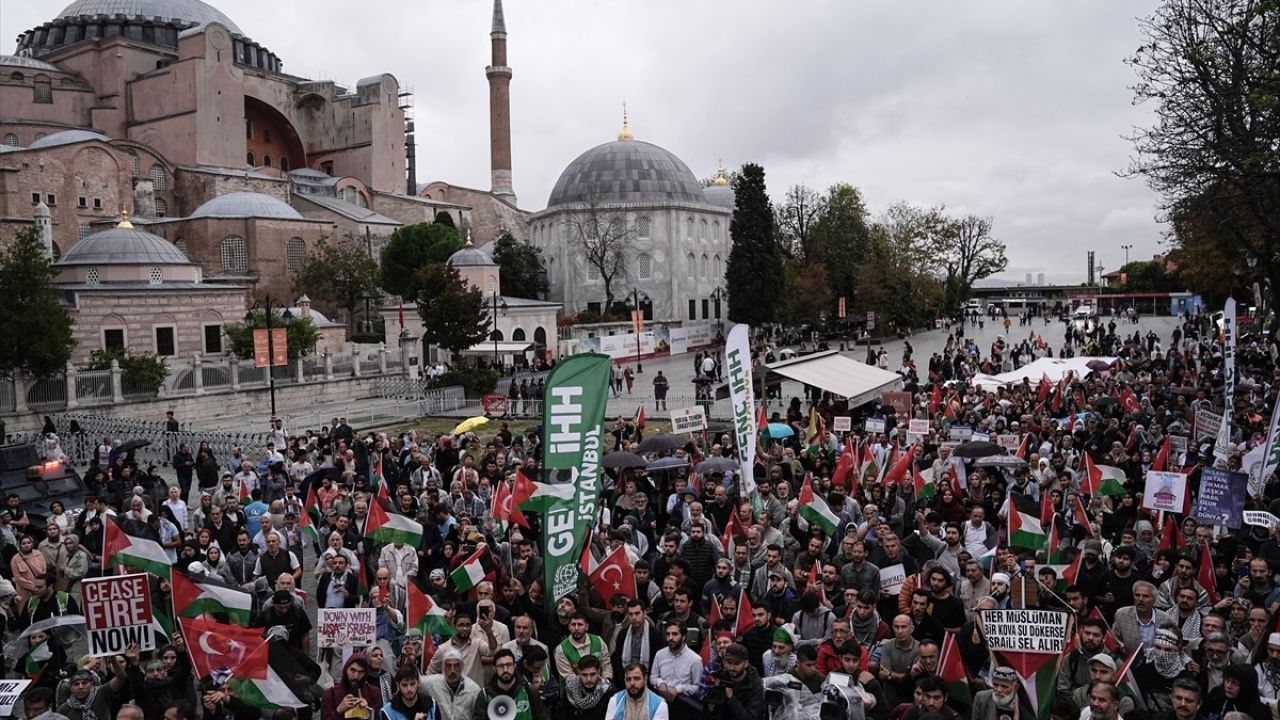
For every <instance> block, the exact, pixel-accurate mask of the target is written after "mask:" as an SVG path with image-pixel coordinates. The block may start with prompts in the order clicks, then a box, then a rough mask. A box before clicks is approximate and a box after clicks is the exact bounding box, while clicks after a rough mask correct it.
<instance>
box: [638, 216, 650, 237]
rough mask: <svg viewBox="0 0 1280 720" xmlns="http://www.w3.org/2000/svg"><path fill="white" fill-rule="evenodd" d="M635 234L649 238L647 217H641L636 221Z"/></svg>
mask: <svg viewBox="0 0 1280 720" xmlns="http://www.w3.org/2000/svg"><path fill="white" fill-rule="evenodd" d="M636 234H637V235H639V236H640V237H642V238H647V237H649V216H647V215H642V216H640V218H639V219H637V220H636Z"/></svg>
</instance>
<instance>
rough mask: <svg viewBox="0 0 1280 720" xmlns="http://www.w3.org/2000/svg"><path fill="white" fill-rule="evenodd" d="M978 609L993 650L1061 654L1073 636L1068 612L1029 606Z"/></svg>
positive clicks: (983, 629) (985, 634)
mask: <svg viewBox="0 0 1280 720" xmlns="http://www.w3.org/2000/svg"><path fill="white" fill-rule="evenodd" d="M978 613H979V615H981V616H982V632H983V635H984V636H985V637H986V638H987V646H988V647H990V648H991V650H992V651H994V652H1006V653H1009V652H1012V653H1037V654H1040V653H1043V654H1048V655H1059V654H1061V653H1062V652H1063V651H1064V650H1065V649H1066V647H1067V642H1068V640H1069V639H1070V638H1069V636H1068V630H1069V629H1070V628H1069V620H1070V617H1069V616H1068V614H1067V613H1065V612H1059V611H1056V610H1030V609H1026V610H980V611H978ZM1014 669H1015V670H1016V669H1017V668H1014Z"/></svg>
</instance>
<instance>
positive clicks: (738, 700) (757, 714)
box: [709, 666, 765, 720]
mask: <svg viewBox="0 0 1280 720" xmlns="http://www.w3.org/2000/svg"><path fill="white" fill-rule="evenodd" d="M709 710H711V713H712V714H711V715H710V717H715V718H719V720H761V718H763V717H765V707H764V683H763V682H761V680H760V674H759V673H757V672H756V669H755V668H753V667H750V666H748V667H747V675H746V677H744V678H743V679H742V680H740V681H738V682H737V683H735V684H734V685H733V697H731V698H727V699H726V700H725V702H724V704H723V705H713V706H711V707H710V708H709Z"/></svg>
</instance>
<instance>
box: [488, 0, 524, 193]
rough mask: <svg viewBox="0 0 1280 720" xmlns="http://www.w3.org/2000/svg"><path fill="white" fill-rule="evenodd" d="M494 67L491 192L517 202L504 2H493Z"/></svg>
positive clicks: (490, 70) (491, 77) (491, 67)
mask: <svg viewBox="0 0 1280 720" xmlns="http://www.w3.org/2000/svg"><path fill="white" fill-rule="evenodd" d="M489 41H490V44H491V45H492V46H493V57H492V64H490V65H489V66H488V67H486V68H485V69H484V74H485V76H486V77H488V78H489V167H490V175H491V181H490V182H491V185H492V187H491V188H490V191H491V192H493V194H495V195H503V196H505V197H507V198H509V199H510V200H511V202H513V203H514V202H515V200H516V193H515V190H514V189H512V186H511V68H509V67H507V23H506V20H505V19H504V18H503V15H502V0H493V28H492V29H491V30H490V31H489Z"/></svg>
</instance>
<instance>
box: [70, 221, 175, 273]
mask: <svg viewBox="0 0 1280 720" xmlns="http://www.w3.org/2000/svg"><path fill="white" fill-rule="evenodd" d="M54 264H55V265H57V266H58V267H66V266H69V265H190V264H191V261H190V260H189V259H187V256H186V255H184V254H182V251H181V250H179V249H178V248H177V247H175V246H174V244H173V243H171V242H169V241H168V240H165V239H164V238H162V237H160V236H159V235H152V234H151V233H149V232H146V231H145V230H139V229H138V228H135V227H133V226H132V225H129V224H128V223H121V224H120V225H118V226H116V227H113V228H111V229H110V230H103V231H102V232H98V233H94V234H92V235H90V236H89V237H86V238H85V239H83V240H80V241H79V242H77V243H76V244H75V245H72V246H71V249H70V250H68V251H67V252H66V253H63V255H62V258H61V259H59V260H58V261H57V262H56V263H54Z"/></svg>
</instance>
